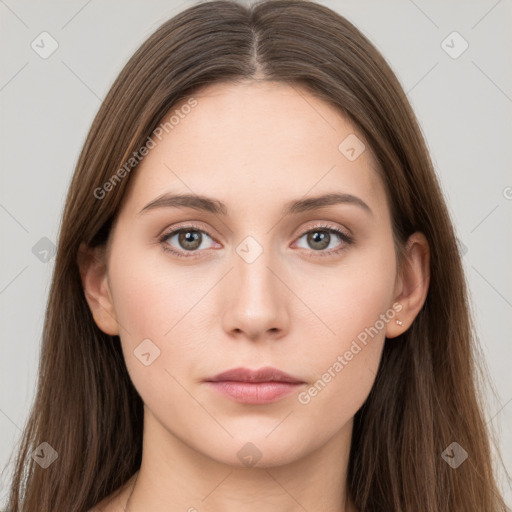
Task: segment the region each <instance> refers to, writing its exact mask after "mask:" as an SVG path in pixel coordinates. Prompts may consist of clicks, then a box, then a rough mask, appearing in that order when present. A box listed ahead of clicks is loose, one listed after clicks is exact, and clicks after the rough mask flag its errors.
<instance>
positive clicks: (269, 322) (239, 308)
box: [224, 236, 287, 337]
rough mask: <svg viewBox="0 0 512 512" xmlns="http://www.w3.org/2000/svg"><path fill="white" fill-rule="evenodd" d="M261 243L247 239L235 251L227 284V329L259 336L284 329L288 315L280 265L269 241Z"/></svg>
mask: <svg viewBox="0 0 512 512" xmlns="http://www.w3.org/2000/svg"><path fill="white" fill-rule="evenodd" d="M270 239H271V237H267V238H265V240H266V243H265V245H264V243H263V242H262V243H260V242H259V241H258V240H256V238H254V237H253V236H248V237H246V238H245V239H244V240H242V242H241V243H240V244H239V245H238V246H237V247H236V248H235V251H234V253H233V260H232V261H233V267H234V268H233V271H232V272H230V277H229V279H228V282H227V283H226V286H227V288H226V289H225V293H227V294H228V297H229V298H228V300H226V301H225V306H226V310H225V311H224V321H225V323H226V324H225V326H224V327H225V329H226V330H228V331H233V330H236V331H240V330H241V331H244V332H245V333H246V334H247V335H249V336H251V337H258V336H260V335H263V334H264V333H265V332H266V331H269V330H275V329H278V330H282V329H283V328H284V323H285V319H286V317H287V315H286V297H285V296H284V295H283V294H284V293H285V291H286V287H285V286H284V285H283V284H282V283H281V282H280V280H279V279H278V278H277V277H276V275H275V274H276V268H279V267H280V265H279V263H278V261H277V259H278V258H277V255H276V254H274V253H273V251H272V249H271V244H270V242H269V240H270Z"/></svg>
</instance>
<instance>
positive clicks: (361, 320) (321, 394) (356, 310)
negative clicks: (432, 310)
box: [298, 243, 396, 428]
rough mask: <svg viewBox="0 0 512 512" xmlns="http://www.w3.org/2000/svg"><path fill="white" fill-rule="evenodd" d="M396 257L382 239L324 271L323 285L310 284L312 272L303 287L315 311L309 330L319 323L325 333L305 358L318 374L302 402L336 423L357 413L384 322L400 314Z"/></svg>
mask: <svg viewBox="0 0 512 512" xmlns="http://www.w3.org/2000/svg"><path fill="white" fill-rule="evenodd" d="M394 261H395V254H394V248H393V245H392V244H391V243H390V244H388V245H384V244H382V245H380V246H379V247H374V248H372V250H368V251H361V252H358V253H355V252H354V255H353V256H352V255H351V256H350V257H347V259H346V264H344V265H342V266H340V267H337V268H336V269H333V271H332V273H331V274H330V275H329V276H328V279H325V275H324V278H323V280H322V282H323V283H324V284H323V286H321V287H318V286H317V287H312V283H313V282H314V279H312V278H311V276H308V278H307V280H305V281H303V290H302V291H303V292H304V293H305V294H306V295H304V296H307V297H308V306H309V307H310V309H311V310H312V311H314V313H315V318H314V319H313V320H311V322H312V323H311V326H310V329H309V331H310V332H314V329H313V323H315V325H316V329H319V330H320V331H321V332H322V335H317V336H316V338H315V339H316V342H315V344H314V347H310V348H309V349H308V350H307V355H306V356H305V358H304V361H307V366H308V370H309V371H310V373H311V374H312V375H314V376H315V377H314V379H312V380H313V384H312V385H311V386H309V387H308V388H307V389H306V390H305V391H304V392H303V393H302V395H299V397H298V401H299V403H301V404H302V405H303V406H304V407H311V409H315V408H318V411H319V412H320V410H321V411H322V415H326V417H328V418H331V419H333V420H334V419H335V418H337V421H336V424H339V421H343V419H345V420H348V419H349V418H350V417H351V416H353V415H354V414H355V413H356V412H357V410H358V409H359V408H360V407H361V405H362V404H363V402H364V400H365V399H366V397H367V396H368V394H369V392H370V390H371V387H372V385H373V382H374V380H375V376H376V374H377V370H378V367H379V362H380V357H381V354H382V349H383V346H384V341H385V333H386V326H387V324H388V323H390V322H394V321H395V318H396V311H395V310H394V309H393V307H392V303H393V292H394V282H395V272H396V269H395V265H394ZM318 277H319V276H318ZM317 282H319V281H317ZM299 290H300V288H299ZM318 319H319V320H321V322H319V321H318ZM320 331H318V332H320ZM333 428H334V427H333Z"/></svg>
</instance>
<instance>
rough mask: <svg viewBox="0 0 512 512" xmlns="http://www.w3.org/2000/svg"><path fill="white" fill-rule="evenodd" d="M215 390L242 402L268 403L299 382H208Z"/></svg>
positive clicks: (294, 388)
mask: <svg viewBox="0 0 512 512" xmlns="http://www.w3.org/2000/svg"><path fill="white" fill-rule="evenodd" d="M208 384H210V385H211V386H212V387H213V389H215V390H216V391H217V392H219V393H221V394H223V395H225V396H228V397H230V398H232V399H234V400H235V401H236V402H240V403H242V404H253V405H257V404H269V403H272V402H276V401H277V400H280V399H281V398H284V397H285V396H287V395H290V394H291V393H293V392H294V391H296V390H297V388H298V387H299V386H301V385H302V384H301V383H295V384H294V383H291V382H237V381H220V382H208Z"/></svg>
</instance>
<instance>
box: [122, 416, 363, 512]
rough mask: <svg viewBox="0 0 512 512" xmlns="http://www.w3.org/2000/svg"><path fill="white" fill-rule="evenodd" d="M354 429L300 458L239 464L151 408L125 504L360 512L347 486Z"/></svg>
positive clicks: (229, 511) (133, 508) (130, 511)
mask: <svg viewBox="0 0 512 512" xmlns="http://www.w3.org/2000/svg"><path fill="white" fill-rule="evenodd" d="M351 435H352V422H350V423H348V424H347V425H345V427H344V428H343V429H342V430H341V431H339V432H337V433H335V435H334V436H333V437H332V438H331V439H330V440H329V441H328V442H327V443H326V444H324V445H322V446H319V447H317V448H316V449H314V450H312V451H310V452H309V453H308V455H307V456H305V457H302V458H300V459H297V460H295V459H293V456H292V457H291V458H290V460H289V461H286V462H284V463H283V464H280V463H279V462H282V461H277V462H278V463H277V464H270V463H267V464H265V465H264V466H261V467H259V465H258V464H256V466H254V467H244V466H235V465H230V464H226V463H223V462H219V461H218V460H214V459H213V458H211V457H208V456H206V455H204V454H202V453H200V452H198V451H197V450H195V449H194V448H193V447H191V446H188V445H186V444H184V443H183V442H182V441H181V440H180V439H178V438H177V437H176V436H174V435H172V434H171V433H170V432H169V431H168V430H166V429H165V428H164V427H163V426H162V425H161V424H160V423H159V422H158V421H157V419H156V418H155V417H154V416H153V415H152V414H151V412H150V411H149V410H147V409H146V410H145V415H144V442H143V457H142V464H141V467H140V470H139V471H138V472H137V474H136V475H134V483H133V486H132V490H131V492H130V495H129V497H128V499H127V502H126V505H125V510H126V512H139V511H141V510H152V511H153V512H164V511H166V512H168V511H169V510H186V511H188V512H203V511H214V510H222V511H224V512H234V511H235V510H236V511H237V512H238V511H239V510H240V509H243V510H244V512H253V511H254V512H256V511H258V512H259V511H261V510H262V509H263V510H265V511H269V512H273V511H276V512H277V511H279V512H299V511H300V512H304V510H307V511H309V512H314V511H325V510H332V511H339V512H354V511H355V507H354V506H353V504H352V502H351V500H350V496H349V494H348V492H347V486H346V480H347V467H348V459H349V451H350V439H351ZM299 449H300V447H299ZM170 507H172V508H170Z"/></svg>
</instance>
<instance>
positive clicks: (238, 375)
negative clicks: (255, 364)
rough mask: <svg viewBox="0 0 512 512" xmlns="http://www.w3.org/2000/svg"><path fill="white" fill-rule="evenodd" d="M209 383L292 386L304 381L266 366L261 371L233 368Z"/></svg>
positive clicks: (212, 378) (211, 378)
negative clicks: (267, 383) (270, 383)
mask: <svg viewBox="0 0 512 512" xmlns="http://www.w3.org/2000/svg"><path fill="white" fill-rule="evenodd" d="M206 381H207V382H221V381H235V382H289V383H292V384H301V383H303V382H304V381H302V380H300V379H296V378H295V377H292V376H291V375H289V374H288V373H285V372H283V371H281V370H278V369H277V368H272V367H271V366H265V367H264V368H260V369H259V370H251V369H249V368H232V369H231V370H227V371H225V372H222V373H219V374H218V375H215V376H214V377H210V378H208V379H206Z"/></svg>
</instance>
